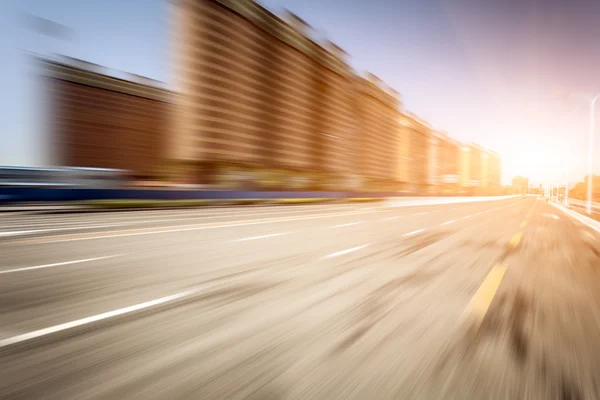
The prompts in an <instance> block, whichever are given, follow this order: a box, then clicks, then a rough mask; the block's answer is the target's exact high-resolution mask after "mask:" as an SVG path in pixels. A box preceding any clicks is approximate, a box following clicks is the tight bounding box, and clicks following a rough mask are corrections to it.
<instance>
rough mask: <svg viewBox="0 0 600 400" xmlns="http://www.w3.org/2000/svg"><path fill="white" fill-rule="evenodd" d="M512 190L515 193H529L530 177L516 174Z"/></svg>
mask: <svg viewBox="0 0 600 400" xmlns="http://www.w3.org/2000/svg"><path fill="white" fill-rule="evenodd" d="M512 190H513V193H514V194H527V193H528V191H529V179H528V178H525V177H523V176H515V177H514V178H513V179H512Z"/></svg>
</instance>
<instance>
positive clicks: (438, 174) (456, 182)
mask: <svg viewBox="0 0 600 400" xmlns="http://www.w3.org/2000/svg"><path fill="white" fill-rule="evenodd" d="M434 145H435V147H436V150H435V152H434V156H433V157H432V161H430V164H433V165H432V167H431V168H432V174H434V177H433V179H432V182H434V184H435V185H437V188H438V189H437V190H438V191H439V192H442V193H445V194H450V193H458V192H459V191H460V190H459V187H460V160H461V158H460V155H461V144H460V143H459V142H457V141H456V140H454V139H452V138H451V137H449V136H448V134H447V133H445V132H436V133H435V140H434Z"/></svg>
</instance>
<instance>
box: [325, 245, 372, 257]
mask: <svg viewBox="0 0 600 400" xmlns="http://www.w3.org/2000/svg"><path fill="white" fill-rule="evenodd" d="M370 245H371V243H368V244H363V245H362V246H356V247H351V248H349V249H346V250H342V251H338V252H335V253H331V254H328V255H326V256H325V257H323V258H333V257H338V256H343V255H344V254H348V253H352V252H355V251H358V250H361V249H364V248H365V247H368V246H370Z"/></svg>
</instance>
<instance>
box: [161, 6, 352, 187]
mask: <svg viewBox="0 0 600 400" xmlns="http://www.w3.org/2000/svg"><path fill="white" fill-rule="evenodd" d="M173 19H174V21H175V24H174V25H175V26H174V29H176V30H177V34H176V36H175V37H174V38H173V41H174V46H173V48H174V51H175V54H174V60H175V68H174V71H175V74H176V76H177V79H176V80H177V82H178V88H177V90H178V91H179V92H180V93H181V96H180V99H179V102H178V111H177V115H178V122H177V124H178V126H179V129H178V130H177V132H176V135H175V136H176V137H175V138H174V140H173V142H174V145H173V147H172V148H173V149H174V151H173V158H174V159H178V160H184V162H186V163H187V164H188V165H190V167H191V168H192V169H194V170H195V171H196V175H197V179H199V180H201V181H215V179H216V181H219V180H220V179H221V178H222V177H223V176H227V173H228V172H231V171H233V172H234V174H239V173H240V172H244V173H249V174H251V175H252V176H254V177H255V178H257V177H258V180H260V181H261V182H262V183H261V184H262V185H263V186H265V185H266V186H273V185H275V186H277V185H281V184H284V185H286V186H289V187H294V188H296V187H298V188H300V187H307V186H310V187H320V186H323V185H320V186H319V185H317V184H316V183H317V182H322V181H326V182H327V183H329V184H333V186H344V185H346V184H347V183H348V182H349V181H351V180H352V178H353V177H354V176H355V174H356V171H357V168H356V153H355V150H356V148H357V146H358V138H357V130H356V119H355V104H354V103H355V101H354V98H353V96H354V94H355V92H356V89H355V80H354V74H353V72H352V70H351V68H350V67H349V66H348V64H347V63H346V61H345V54H344V53H343V51H342V50H341V49H339V48H338V47H337V46H335V45H333V44H331V43H327V44H326V45H321V44H318V43H316V42H315V41H313V40H312V39H311V38H310V35H309V32H310V27H309V26H308V24H306V22H304V21H302V20H301V19H300V18H298V17H297V16H295V15H294V14H292V13H287V14H286V15H285V16H284V18H280V17H278V16H276V15H274V14H272V13H271V12H269V11H268V10H266V9H265V8H263V7H261V6H260V5H259V4H257V3H256V2H254V1H251V0H196V1H193V0H180V1H178V2H176V3H175V5H174V12H173ZM225 180H227V178H225ZM277 182H279V183H277ZM324 186H328V185H324ZM330 186H331V185H329V186H328V187H330Z"/></svg>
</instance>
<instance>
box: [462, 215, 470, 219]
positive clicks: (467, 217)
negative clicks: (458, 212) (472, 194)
mask: <svg viewBox="0 0 600 400" xmlns="http://www.w3.org/2000/svg"><path fill="white" fill-rule="evenodd" d="M469 218H471V216H470V215H466V216H464V217H462V219H469Z"/></svg>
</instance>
